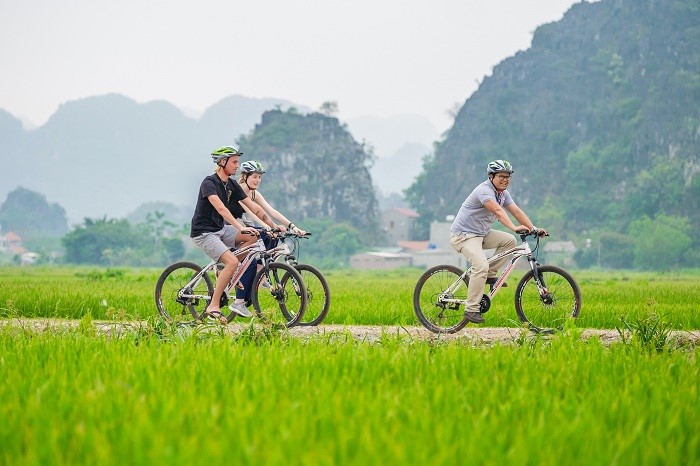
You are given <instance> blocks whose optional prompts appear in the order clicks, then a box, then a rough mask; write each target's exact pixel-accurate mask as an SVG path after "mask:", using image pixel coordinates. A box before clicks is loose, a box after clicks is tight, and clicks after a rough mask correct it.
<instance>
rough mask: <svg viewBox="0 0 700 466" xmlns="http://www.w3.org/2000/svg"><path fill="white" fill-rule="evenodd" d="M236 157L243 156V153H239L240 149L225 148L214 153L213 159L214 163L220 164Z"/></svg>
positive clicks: (212, 154) (220, 148)
mask: <svg viewBox="0 0 700 466" xmlns="http://www.w3.org/2000/svg"><path fill="white" fill-rule="evenodd" d="M234 155H243V152H238V149H236V148H235V147H233V146H223V147H219V148H218V149H216V150H215V151H214V152H212V153H211V158H212V160H213V161H214V163H216V164H218V163H219V161H220V160H223V159H227V158H229V157H232V156H234Z"/></svg>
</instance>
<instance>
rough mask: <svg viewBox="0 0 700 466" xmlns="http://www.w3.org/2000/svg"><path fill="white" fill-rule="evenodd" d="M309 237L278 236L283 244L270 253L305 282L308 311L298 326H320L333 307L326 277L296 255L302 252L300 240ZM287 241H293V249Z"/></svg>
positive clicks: (308, 234) (288, 233) (294, 235)
mask: <svg viewBox="0 0 700 466" xmlns="http://www.w3.org/2000/svg"><path fill="white" fill-rule="evenodd" d="M309 236H311V233H306V235H304V236H299V235H296V234H294V233H291V232H286V233H284V234H278V235H277V237H278V238H279V240H280V243H281V244H279V245H278V246H277V247H275V248H273V249H271V250H269V251H268V252H270V253H272V254H273V260H274V261H282V262H284V263H286V264H289V265H291V266H292V267H294V268H295V269H296V270H297V271H298V272H299V273H300V274H301V278H302V279H303V280H304V285H305V286H306V293H307V303H306V311H304V316H303V318H302V320H300V321H299V322H298V323H297V325H298V326H314V325H318V324H320V323H321V322H322V321H323V319H325V318H326V315H328V310H329V309H330V307H331V290H330V287H329V286H328V281H327V280H326V277H324V276H323V274H322V273H321V271H320V270H318V269H317V268H316V267H314V266H313V265H310V264H300V263H299V262H298V260H297V257H296V255H295V253H297V251H299V250H300V249H299V239H300V238H304V239H306V238H308V237H309ZM286 240H291V241H292V243H293V247H292V248H291V249H290V247H289V245H288V244H287V243H286Z"/></svg>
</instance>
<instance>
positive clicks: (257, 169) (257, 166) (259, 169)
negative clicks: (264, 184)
mask: <svg viewBox="0 0 700 466" xmlns="http://www.w3.org/2000/svg"><path fill="white" fill-rule="evenodd" d="M241 173H246V174H248V173H260V174H261V175H262V174H263V173H265V170H264V169H263V166H262V164H261V163H260V162H256V161H255V160H248V161H247V162H243V164H242V165H241Z"/></svg>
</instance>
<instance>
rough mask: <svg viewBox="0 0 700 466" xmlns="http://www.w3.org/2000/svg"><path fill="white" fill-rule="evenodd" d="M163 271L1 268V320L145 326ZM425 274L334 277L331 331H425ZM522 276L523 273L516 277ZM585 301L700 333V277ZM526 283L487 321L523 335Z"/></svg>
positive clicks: (615, 285)
mask: <svg viewBox="0 0 700 466" xmlns="http://www.w3.org/2000/svg"><path fill="white" fill-rule="evenodd" d="M161 271H162V270H160V269H99V268H87V267H24V268H17V267H0V317H9V316H19V317H55V318H69V319H80V318H82V317H83V316H85V315H90V316H91V317H92V318H93V319H107V320H110V319H115V320H143V319H147V318H148V317H152V316H154V315H155V314H156V313H157V311H156V308H155V303H154V297H153V293H154V287H155V283H156V280H157V279H158V276H159V275H160V272H161ZM421 273H422V271H421V270H419V269H396V270H390V271H350V270H348V271H342V270H335V271H328V272H325V273H324V274H325V275H326V277H327V279H328V282H329V285H330V288H331V294H332V302H331V310H330V312H329V314H328V317H327V319H326V320H325V321H324V322H325V323H328V324H347V325H417V319H416V317H415V315H414V313H413V305H412V296H413V287H414V286H415V283H416V281H417V280H418V278H419V276H420V275H421ZM514 275H515V273H514ZM573 275H574V277H575V278H576V280H577V281H578V283H579V286H580V288H581V294H582V301H583V304H582V310H581V316H580V318H579V319H577V320H576V326H578V327H581V328H608V329H614V328H616V327H619V326H620V324H621V323H620V318H621V317H622V316H625V317H626V318H628V319H636V318H640V317H644V316H648V315H650V314H655V315H657V316H663V317H664V319H665V320H666V321H668V322H669V324H670V325H671V326H672V327H673V328H675V329H679V330H683V329H685V330H690V329H700V313H698V312H697V310H698V303H699V302H700V270H696V271H686V272H676V273H667V274H652V273H642V272H628V271H622V272H618V271H615V272H608V271H604V272H592V271H585V272H582V271H573ZM518 280H519V277H518V276H516V277H515V278H513V277H511V278H510V280H509V281H508V283H509V285H510V286H509V287H508V288H503V289H502V290H501V291H499V293H498V295H497V296H496V298H495V299H494V301H493V304H492V307H491V309H490V310H489V312H488V314H486V323H485V324H484V325H486V326H489V327H519V326H520V323H519V321H518V320H517V317H516V315H515V309H514V305H513V295H514V290H515V287H516V285H517V282H518Z"/></svg>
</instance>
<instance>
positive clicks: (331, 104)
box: [318, 101, 338, 118]
mask: <svg viewBox="0 0 700 466" xmlns="http://www.w3.org/2000/svg"><path fill="white" fill-rule="evenodd" d="M318 112H319V113H320V114H321V115H324V116H327V117H329V118H335V117H337V116H338V102H335V101H326V102H323V103H322V104H321V108H320V109H319V110H318Z"/></svg>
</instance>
